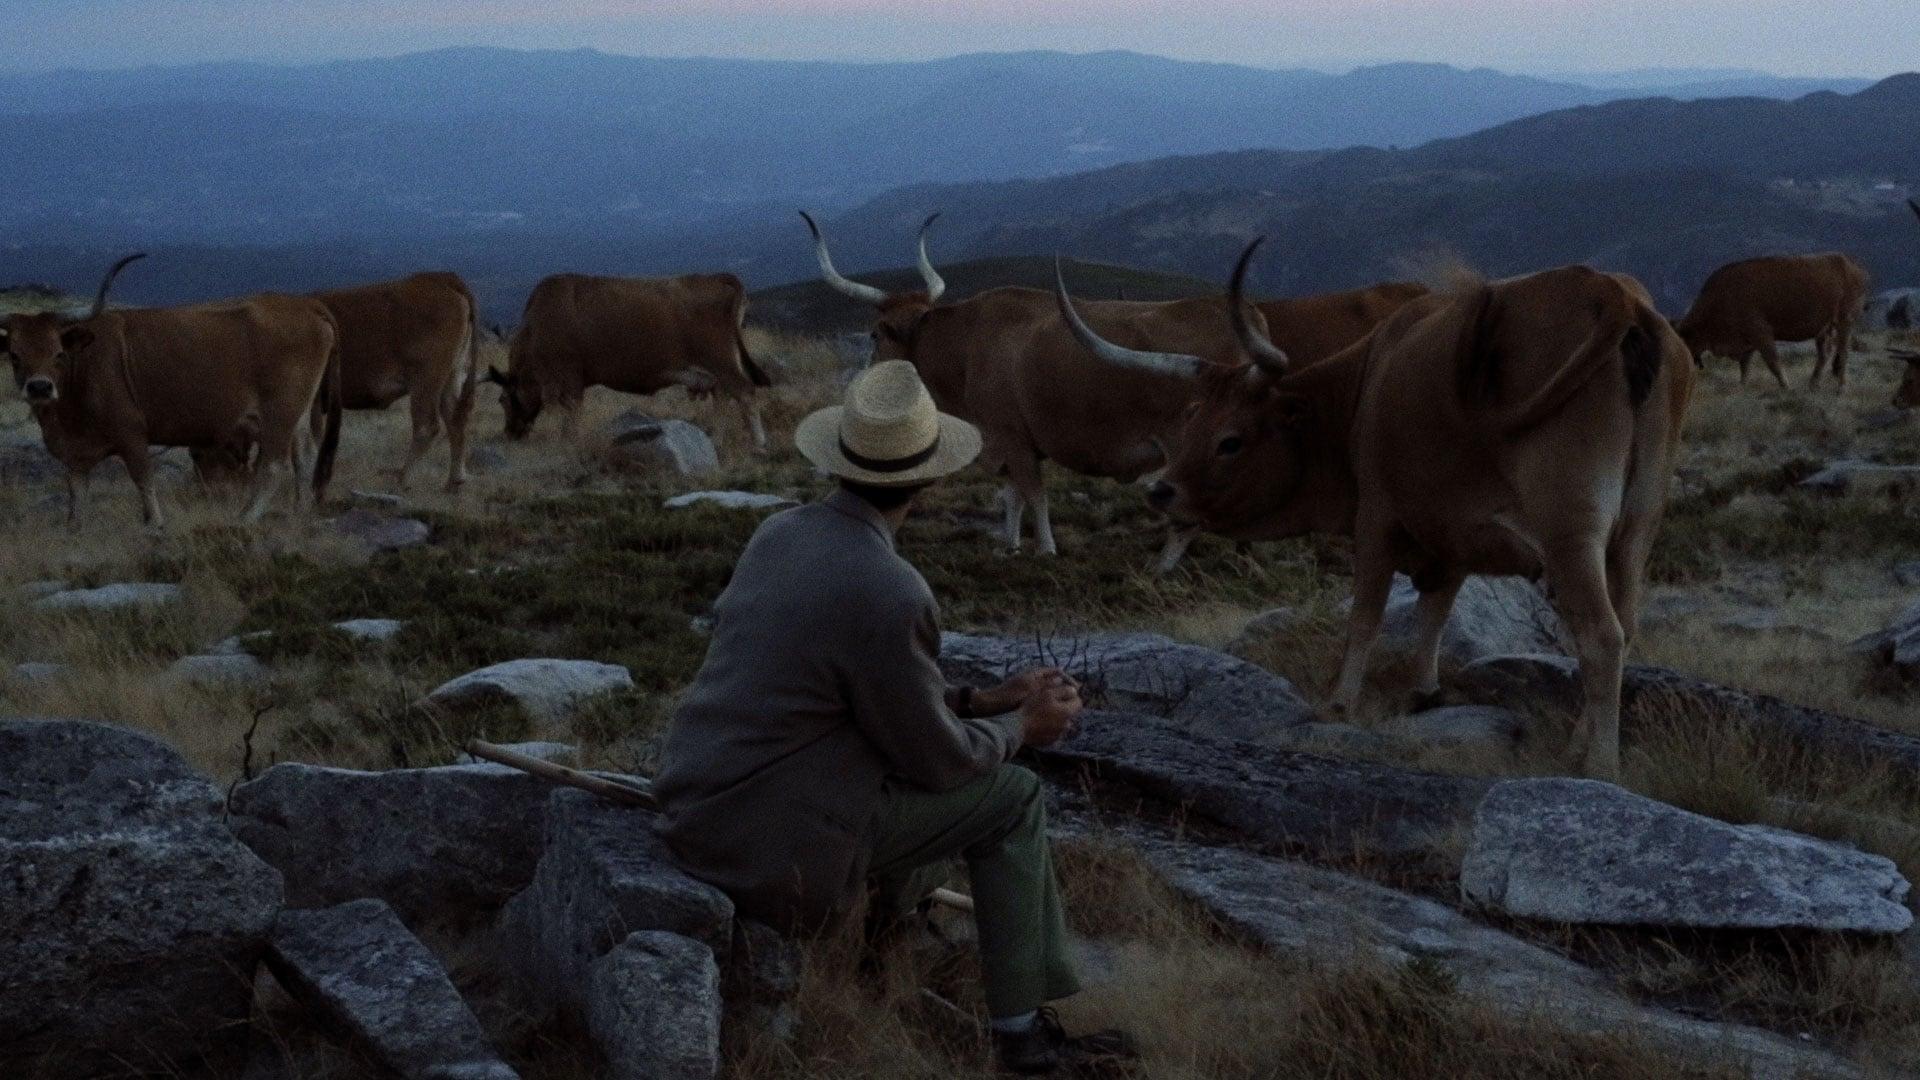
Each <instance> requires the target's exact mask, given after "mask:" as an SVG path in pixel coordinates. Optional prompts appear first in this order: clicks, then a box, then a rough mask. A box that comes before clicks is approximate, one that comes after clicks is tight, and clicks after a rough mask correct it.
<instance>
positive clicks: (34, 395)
mask: <svg viewBox="0 0 1920 1080" xmlns="http://www.w3.org/2000/svg"><path fill="white" fill-rule="evenodd" d="M20 390H21V392H22V393H24V394H26V395H27V400H28V401H31V402H33V403H35V404H46V403H47V402H50V401H53V400H56V399H57V398H59V396H60V391H59V390H57V389H55V387H54V385H53V380H52V379H49V378H47V377H46V376H44V375H39V376H35V377H34V378H31V379H28V380H27V381H26V382H25V383H22V384H21V386H20Z"/></svg>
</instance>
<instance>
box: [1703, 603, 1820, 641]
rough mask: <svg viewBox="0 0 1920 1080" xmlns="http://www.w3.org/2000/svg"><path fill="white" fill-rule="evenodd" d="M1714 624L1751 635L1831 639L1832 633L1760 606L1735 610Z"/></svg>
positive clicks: (1734, 631)
mask: <svg viewBox="0 0 1920 1080" xmlns="http://www.w3.org/2000/svg"><path fill="white" fill-rule="evenodd" d="M1715 625H1716V626H1718V627H1719V629H1720V630H1721V631H1722V632H1724V633H1728V634H1736V635H1746V636H1751V637H1760V636H1775V637H1797V638H1803V639H1805V640H1807V641H1832V640H1833V635H1832V634H1829V633H1827V632H1826V631H1825V630H1821V629H1819V628H1818V627H1813V626H1805V625H1802V624H1800V623H1796V622H1790V621H1788V620H1787V619H1786V618H1784V617H1782V616H1781V614H1780V613H1779V612H1778V611H1768V610H1765V609H1761V608H1752V609H1748V610H1746V611H1736V612H1734V613H1733V614H1731V615H1728V616H1726V617H1725V618H1722V619H1721V620H1720V621H1719V622H1718V623H1716V624H1715Z"/></svg>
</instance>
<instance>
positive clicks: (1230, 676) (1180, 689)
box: [940, 634, 1313, 742]
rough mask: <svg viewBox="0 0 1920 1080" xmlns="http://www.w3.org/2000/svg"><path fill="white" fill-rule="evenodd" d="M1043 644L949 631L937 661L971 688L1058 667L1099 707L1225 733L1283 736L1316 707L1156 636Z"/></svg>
mask: <svg viewBox="0 0 1920 1080" xmlns="http://www.w3.org/2000/svg"><path fill="white" fill-rule="evenodd" d="M1043 644H1044V643H1041V642H1036V641H1035V640H1033V639H1031V638H1024V639H1023V638H1000V637H975V636H972V635H967V634H948V635H946V637H945V638H944V639H943V640H942V642H941V655H940V667H941V669H942V670H943V671H944V672H945V673H946V676H947V679H948V680H949V681H950V682H954V683H964V684H967V685H971V686H991V685H994V684H996V683H998V682H1000V681H1001V680H1003V679H1005V678H1007V677H1008V676H1009V675H1013V674H1016V673H1018V672H1020V671H1024V670H1026V669H1028V668H1033V667H1040V666H1053V667H1059V668H1062V669H1063V670H1065V671H1066V672H1067V673H1068V674H1069V675H1072V676H1073V677H1074V678H1076V679H1078V680H1080V682H1081V684H1082V686H1083V687H1084V693H1085V694H1086V696H1087V697H1088V699H1089V701H1090V702H1091V703H1092V704H1094V705H1097V706H1098V707H1100V708H1103V709H1111V710H1113V711H1116V712H1127V713H1145V714H1148V715H1152V716H1158V717H1162V718H1164V719H1166V720H1168V721H1170V722H1172V723H1174V724H1177V725H1179V726H1180V727H1184V728H1188V729H1190V730H1193V731H1196V732H1199V733H1201V734H1205V735H1213V736H1218V737H1221V738H1230V739H1243V740H1247V741H1250V742H1262V741H1269V742H1284V741H1285V738H1286V736H1285V730H1286V729H1287V728H1291V727H1296V726H1299V725H1301V724H1307V723H1311V722H1312V721H1313V709H1312V707H1311V706H1310V705H1308V704H1307V701H1306V699H1305V698H1304V697H1302V696H1301V695H1300V692H1299V691H1298V690H1296V689H1294V686H1293V684H1292V683H1290V682H1288V681H1287V680H1286V679H1284V678H1281V677H1280V676H1278V675H1275V674H1274V673H1272V672H1270V671H1267V670H1266V669H1264V668H1260V667H1256V666H1255V665H1253V664H1250V663H1248V662H1246V661H1245V660H1241V659H1239V658H1238V657H1234V656H1229V655H1227V654H1226V653H1221V652H1215V651H1214V650H1212V649H1203V648H1200V647H1199V646H1197V645H1183V644H1181V643H1180V642H1177V641H1174V640H1172V639H1170V638H1165V637H1161V636H1160V635H1158V634H1093V635H1089V636H1087V637H1084V638H1076V639H1073V640H1071V641H1068V640H1061V641H1056V642H1052V643H1050V644H1047V646H1046V647H1045V648H1043Z"/></svg>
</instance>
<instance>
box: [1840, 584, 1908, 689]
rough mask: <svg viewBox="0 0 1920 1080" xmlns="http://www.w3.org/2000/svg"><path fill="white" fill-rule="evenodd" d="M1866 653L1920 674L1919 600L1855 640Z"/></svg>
mask: <svg viewBox="0 0 1920 1080" xmlns="http://www.w3.org/2000/svg"><path fill="white" fill-rule="evenodd" d="M1853 651H1854V652H1857V653H1864V654H1866V655H1868V656H1871V657H1873V658H1874V659H1875V660H1877V661H1879V662H1880V663H1882V664H1885V665H1887V666H1889V667H1892V668H1895V669H1896V670H1898V671H1899V672H1900V673H1901V674H1903V675H1907V676H1920V600H1916V601H1914V602H1913V604H1911V605H1910V606H1909V607H1908V608H1907V609H1906V610H1905V611H1902V612H1901V613H1900V614H1899V615H1898V616H1896V617H1895V618H1894V620H1893V622H1892V623H1891V624H1889V625H1888V626H1887V628H1886V629H1885V630H1882V631H1880V632H1879V633H1877V634H1868V635H1867V636H1866V637H1863V638H1861V639H1860V640H1858V641H1856V642H1854V643H1853Z"/></svg>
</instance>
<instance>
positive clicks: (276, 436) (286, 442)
mask: <svg viewBox="0 0 1920 1080" xmlns="http://www.w3.org/2000/svg"><path fill="white" fill-rule="evenodd" d="M303 412H304V410H303ZM300 416H301V414H300V413H295V414H294V415H292V416H285V417H273V418H270V419H268V420H266V421H264V422H262V424H261V431H260V453H259V455H258V458H257V460H258V462H259V464H258V465H256V466H255V467H254V470H253V497H252V498H251V499H249V500H248V501H247V510H246V513H245V515H244V516H243V517H242V520H243V521H244V522H246V523H247V524H249V525H253V524H256V523H258V522H259V521H260V519H261V518H263V517H265V516H266V515H267V507H268V505H270V504H271V503H272V502H273V496H274V495H275V493H276V492H277V491H278V490H279V487H280V481H281V476H282V474H283V473H285V472H286V469H287V462H288V461H289V460H290V456H291V454H292V450H293V443H294V429H295V427H296V425H297V424H298V423H299V422H300ZM295 482H296V483H298V479H297V478H296V480H295Z"/></svg>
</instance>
